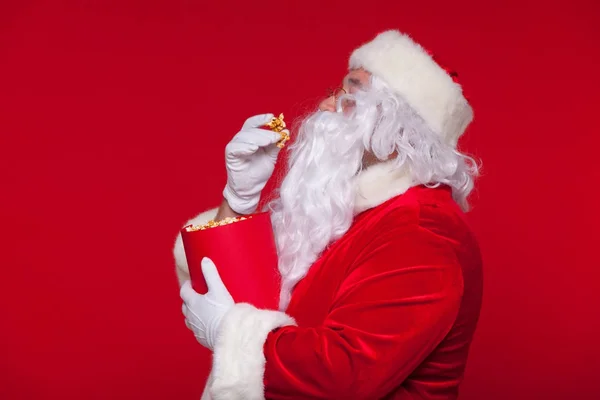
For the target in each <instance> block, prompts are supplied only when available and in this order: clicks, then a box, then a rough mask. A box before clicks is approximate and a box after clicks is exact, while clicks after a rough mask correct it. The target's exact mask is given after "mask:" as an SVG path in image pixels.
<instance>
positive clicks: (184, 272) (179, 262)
mask: <svg viewBox="0 0 600 400" xmlns="http://www.w3.org/2000/svg"><path fill="white" fill-rule="evenodd" d="M218 211H219V208H218V207H217V208H213V209H210V210H208V211H205V212H203V213H200V214H198V215H196V216H195V217H194V218H192V219H190V220H189V221H187V222H186V223H185V224H184V225H183V226H188V225H204V224H206V223H207V222H208V221H210V220H211V219H214V218H215V217H216V216H217V212H218ZM182 228H183V227H182ZM173 257H174V258H175V274H176V276H177V281H178V282H179V286H180V287H181V285H183V283H184V282H185V281H186V280H189V279H190V272H189V270H188V265H187V259H186V258H185V250H184V248H183V240H181V233H177V238H176V239H175V245H174V246H173Z"/></svg>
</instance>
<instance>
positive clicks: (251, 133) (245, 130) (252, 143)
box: [223, 114, 289, 215]
mask: <svg viewBox="0 0 600 400" xmlns="http://www.w3.org/2000/svg"><path fill="white" fill-rule="evenodd" d="M273 116H274V115H273V114H261V115H256V116H254V117H250V118H248V119H247V120H246V122H245V123H244V125H243V126H242V130H240V131H239V132H238V133H237V134H236V135H235V136H234V137H233V139H232V140H231V141H230V142H229V144H227V146H226V148H225V166H226V168H227V185H226V186H225V189H224V190H223V196H224V197H225V199H226V200H227V202H228V203H229V207H231V209H232V210H233V211H235V212H236V213H238V214H242V215H248V214H252V213H253V212H254V211H256V207H257V206H258V201H259V199H260V193H261V191H262V190H263V189H264V187H265V185H266V184H267V181H268V180H269V178H270V177H271V175H272V174H273V170H274V169H275V162H276V161H277V155H278V154H279V150H280V148H279V147H277V145H276V143H277V142H279V141H280V140H281V134H280V133H277V132H273V131H271V130H268V129H260V128H259V126H263V125H265V124H267V123H268V122H270V121H271V119H272V118H273ZM284 132H285V133H287V134H289V131H287V130H284Z"/></svg>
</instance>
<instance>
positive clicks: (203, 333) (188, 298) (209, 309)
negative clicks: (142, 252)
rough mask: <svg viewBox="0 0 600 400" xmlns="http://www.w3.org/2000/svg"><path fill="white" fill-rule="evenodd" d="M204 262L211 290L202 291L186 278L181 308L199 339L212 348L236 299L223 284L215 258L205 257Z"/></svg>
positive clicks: (205, 275)
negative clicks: (214, 261) (222, 322)
mask: <svg viewBox="0 0 600 400" xmlns="http://www.w3.org/2000/svg"><path fill="white" fill-rule="evenodd" d="M201 266H202V274H203V275H204V279H205V280H206V285H207V286H208V293H206V294H199V293H197V292H196V291H195V290H194V289H192V285H191V283H190V281H189V280H188V281H186V282H184V284H183V285H182V286H181V290H180V296H181V299H182V300H183V306H182V311H183V315H184V316H185V324H186V325H187V327H188V328H189V329H190V330H191V331H192V332H194V335H195V336H196V339H197V340H198V342H200V344H201V345H203V346H205V347H207V348H209V349H210V350H213V349H214V346H215V341H216V338H217V333H218V331H219V326H220V325H221V320H222V319H223V317H224V316H225V314H226V313H227V311H229V309H231V308H232V307H233V306H234V304H235V302H234V301H233V298H232V297H231V294H229V291H228V290H227V288H226V287H225V285H224V284H223V281H222V280H221V277H220V276H219V272H218V271H217V267H216V266H215V264H214V263H213V262H212V260H211V259H209V258H204V259H203V260H202V265H201Z"/></svg>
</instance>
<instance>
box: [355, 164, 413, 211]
mask: <svg viewBox="0 0 600 400" xmlns="http://www.w3.org/2000/svg"><path fill="white" fill-rule="evenodd" d="M355 182H356V195H355V197H354V214H355V215H356V214H360V213H361V212H363V211H366V210H368V209H370V208H373V207H377V206H378V205H380V204H383V203H385V202H386V201H388V200H390V199H391V198H393V197H396V196H398V195H401V194H403V193H404V192H406V191H407V190H408V189H409V188H411V187H412V186H414V181H413V179H411V176H410V174H409V173H407V171H406V170H405V169H399V168H397V167H396V162H395V161H394V160H391V161H386V162H382V163H378V164H373V165H371V166H370V167H368V168H366V169H364V170H363V171H362V172H361V173H360V174H358V175H357V176H356V181H355Z"/></svg>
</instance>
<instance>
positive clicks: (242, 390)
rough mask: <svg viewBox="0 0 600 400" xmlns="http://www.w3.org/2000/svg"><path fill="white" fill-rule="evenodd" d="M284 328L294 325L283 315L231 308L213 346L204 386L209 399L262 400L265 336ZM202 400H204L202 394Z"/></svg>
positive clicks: (245, 306)
mask: <svg viewBox="0 0 600 400" xmlns="http://www.w3.org/2000/svg"><path fill="white" fill-rule="evenodd" d="M286 325H296V322H295V321H294V319H293V318H292V317H290V316H289V315H287V314H285V313H283V312H280V311H269V310H259V309H257V308H256V307H254V306H252V305H250V304H245V303H238V304H236V305H235V306H233V308H232V309H231V310H229V311H228V312H227V314H225V317H223V320H222V322H221V326H220V327H219V332H218V335H217V339H216V342H215V348H214V352H213V366H212V372H211V376H210V378H209V382H208V392H209V393H210V398H212V399H213V400H259V399H260V400H262V399H264V398H265V395H264V384H263V379H264V374H265V364H266V360H265V355H264V352H263V346H264V344H265V341H266V340H267V336H268V334H269V332H271V331H272V330H273V329H275V328H279V327H282V326H286ZM205 392H206V390H205ZM203 397H205V398H207V396H206V394H204V395H203Z"/></svg>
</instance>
